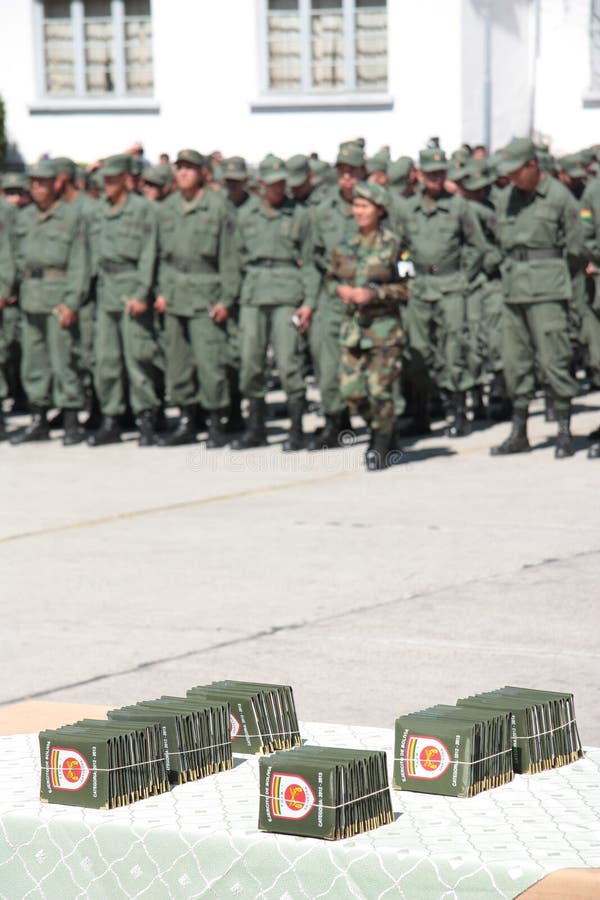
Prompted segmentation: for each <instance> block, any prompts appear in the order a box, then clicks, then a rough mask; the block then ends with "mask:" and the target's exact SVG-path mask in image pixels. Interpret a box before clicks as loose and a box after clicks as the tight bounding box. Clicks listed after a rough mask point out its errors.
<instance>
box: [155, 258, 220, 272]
mask: <svg viewBox="0 0 600 900" xmlns="http://www.w3.org/2000/svg"><path fill="white" fill-rule="evenodd" d="M165 262H168V263H169V265H171V266H173V268H174V269H177V271H178V272H195V273H196V272H199V273H203V274H204V275H216V274H217V272H218V268H217V261H216V260H215V259H211V257H210V256H202V257H200V259H173V257H171V256H167V257H165Z"/></svg>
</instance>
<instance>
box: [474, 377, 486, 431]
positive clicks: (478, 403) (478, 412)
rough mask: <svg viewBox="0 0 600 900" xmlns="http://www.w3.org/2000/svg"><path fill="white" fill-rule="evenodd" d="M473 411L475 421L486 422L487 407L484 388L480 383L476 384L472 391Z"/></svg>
mask: <svg viewBox="0 0 600 900" xmlns="http://www.w3.org/2000/svg"><path fill="white" fill-rule="evenodd" d="M471 412H472V413H473V420H474V421H475V422H485V420H486V419H487V409H486V408H485V405H484V402H483V388H482V387H481V385H480V384H477V385H475V387H474V388H473V389H472V391H471Z"/></svg>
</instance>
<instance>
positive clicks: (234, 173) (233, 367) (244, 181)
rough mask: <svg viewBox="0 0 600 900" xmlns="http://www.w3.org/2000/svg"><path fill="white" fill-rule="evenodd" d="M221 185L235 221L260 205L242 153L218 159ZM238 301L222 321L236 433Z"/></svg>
mask: <svg viewBox="0 0 600 900" xmlns="http://www.w3.org/2000/svg"><path fill="white" fill-rule="evenodd" d="M221 171H222V174H223V186H224V187H225V191H226V192H227V210H228V212H229V214H230V215H231V216H232V217H233V220H234V222H236V223H237V218H238V214H239V213H240V212H241V210H243V209H246V208H251V207H258V206H260V200H259V199H258V197H257V196H256V194H251V193H250V192H249V191H248V176H249V173H248V166H247V165H246V160H245V159H244V158H243V157H242V156H231V157H229V158H228V159H223V160H222V161H221ZM239 323H240V305H239V302H238V300H236V302H235V303H234V304H233V305H232V307H231V309H230V310H229V315H228V316H227V321H226V323H225V330H226V332H227V380H228V382H229V396H230V402H229V415H228V417H227V431H228V432H229V433H230V434H236V433H238V432H241V431H243V430H244V427H245V424H244V419H243V417H242V393H241V391H240V366H241V363H242V361H241V356H240V324H239Z"/></svg>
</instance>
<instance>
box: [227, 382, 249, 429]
mask: <svg viewBox="0 0 600 900" xmlns="http://www.w3.org/2000/svg"><path fill="white" fill-rule="evenodd" d="M230 395H231V401H230V403H229V413H228V416H227V425H226V426H225V431H226V432H227V434H239V433H240V432H241V431H243V430H244V427H245V423H244V417H243V416H242V395H241V394H240V392H239V390H235V389H234V390H232V389H231V388H230Z"/></svg>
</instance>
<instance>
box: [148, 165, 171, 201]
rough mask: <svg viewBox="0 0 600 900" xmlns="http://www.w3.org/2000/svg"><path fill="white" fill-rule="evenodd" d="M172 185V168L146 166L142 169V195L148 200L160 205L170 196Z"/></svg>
mask: <svg viewBox="0 0 600 900" xmlns="http://www.w3.org/2000/svg"><path fill="white" fill-rule="evenodd" d="M172 184H173V173H172V171H171V166H146V168H145V169H142V194H143V195H144V197H145V198H146V200H151V201H152V202H153V203H160V202H161V201H162V200H164V199H165V198H166V197H168V196H169V193H170V190H171V185H172Z"/></svg>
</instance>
